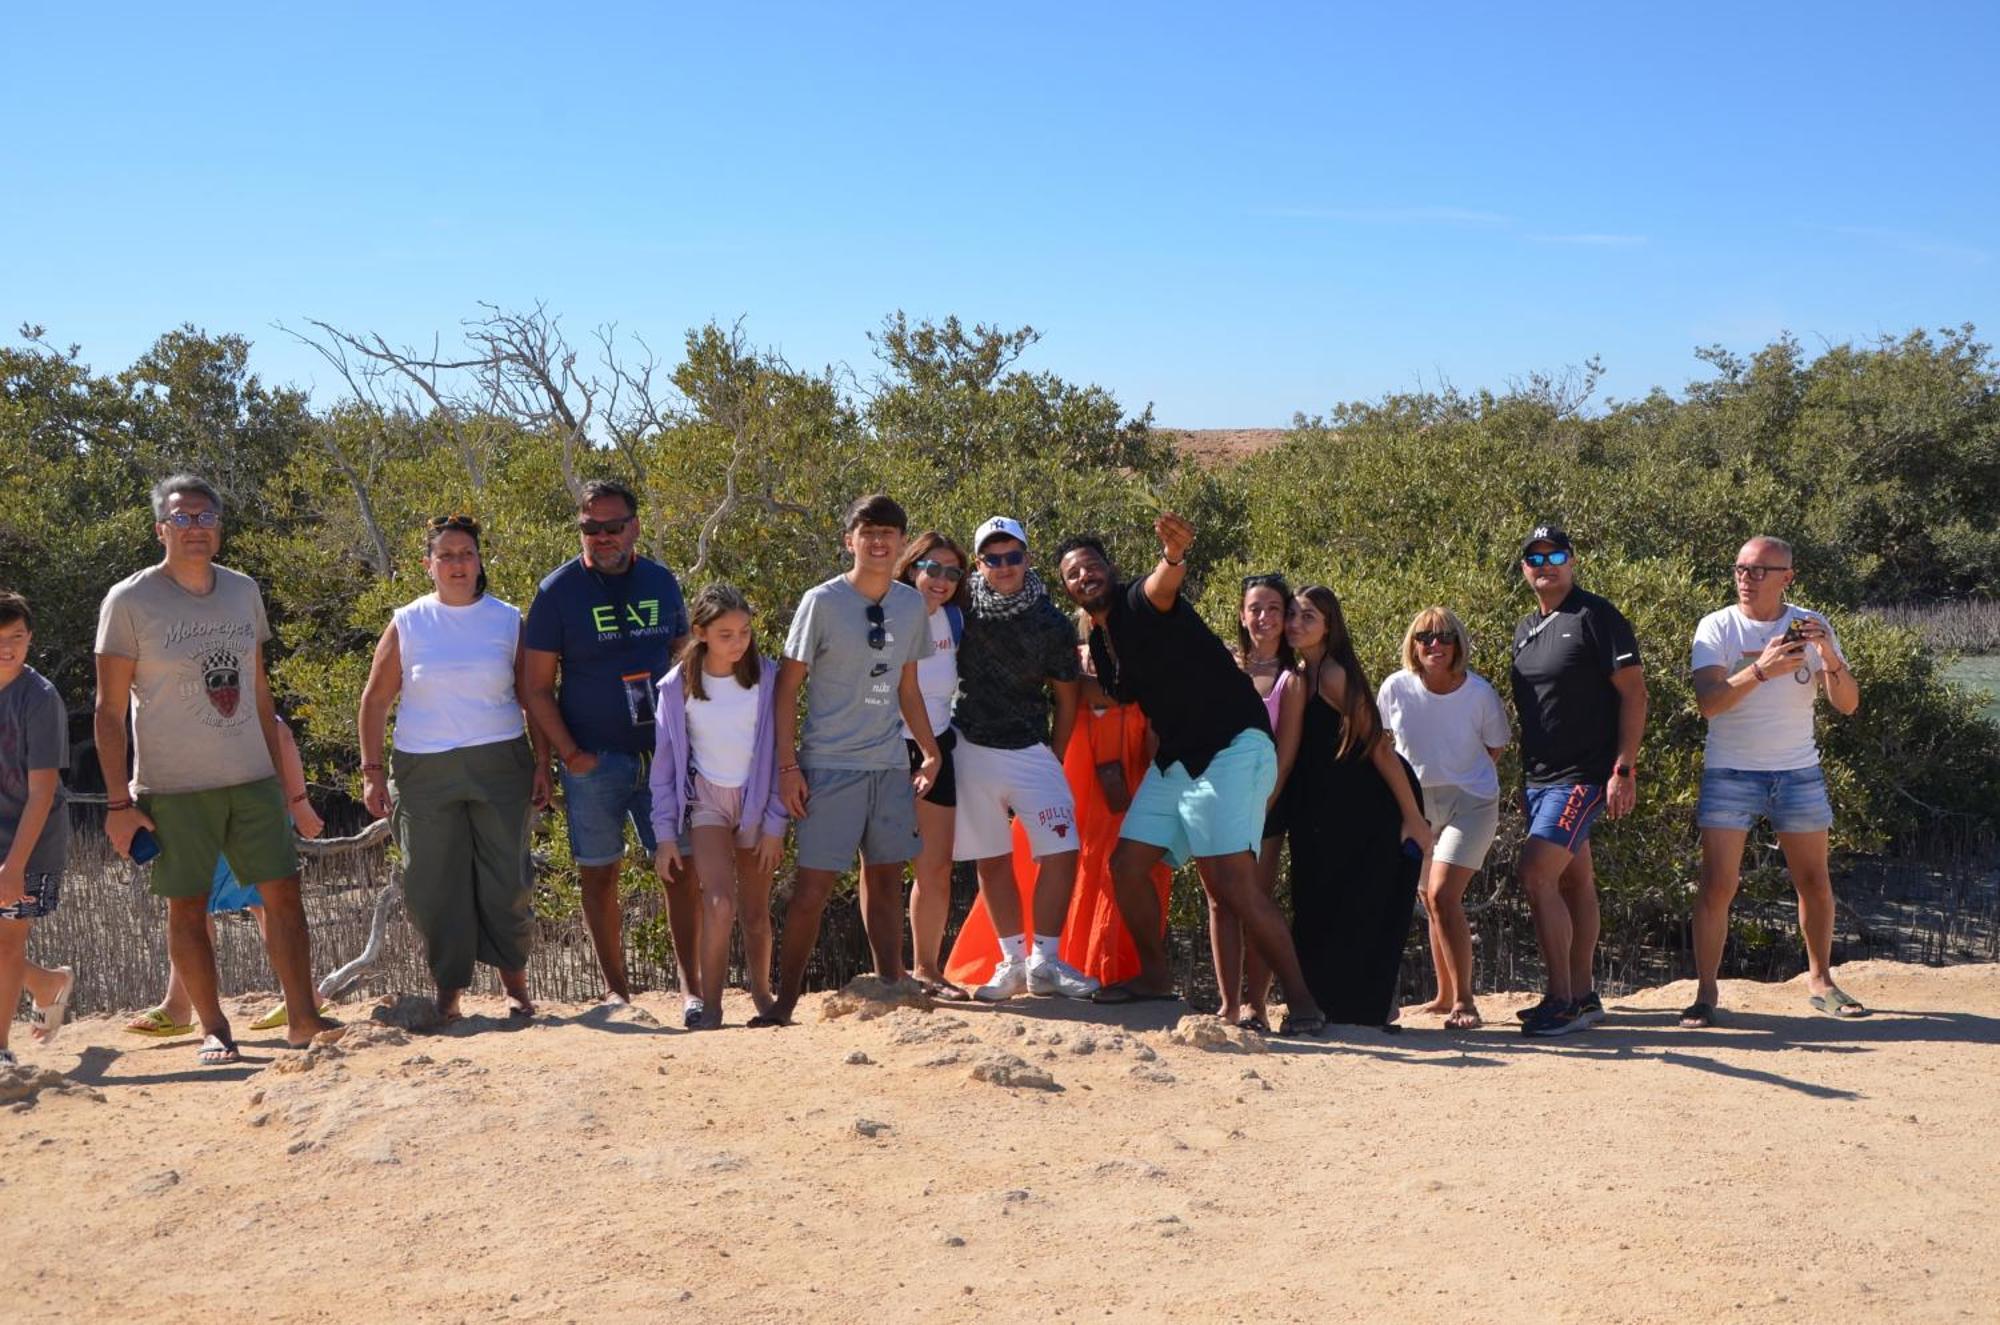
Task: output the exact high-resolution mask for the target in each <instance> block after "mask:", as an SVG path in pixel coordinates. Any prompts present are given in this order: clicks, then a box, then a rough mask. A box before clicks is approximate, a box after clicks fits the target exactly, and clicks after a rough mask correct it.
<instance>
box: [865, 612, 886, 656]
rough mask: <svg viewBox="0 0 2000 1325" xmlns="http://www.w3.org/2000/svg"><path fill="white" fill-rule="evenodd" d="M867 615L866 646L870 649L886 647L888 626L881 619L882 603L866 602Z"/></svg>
mask: <svg viewBox="0 0 2000 1325" xmlns="http://www.w3.org/2000/svg"><path fill="white" fill-rule="evenodd" d="M867 615H868V647H869V648H871V649H882V648H887V647H888V644H889V628H888V626H886V625H884V624H883V621H882V604H880V603H870V604H868V613H867Z"/></svg>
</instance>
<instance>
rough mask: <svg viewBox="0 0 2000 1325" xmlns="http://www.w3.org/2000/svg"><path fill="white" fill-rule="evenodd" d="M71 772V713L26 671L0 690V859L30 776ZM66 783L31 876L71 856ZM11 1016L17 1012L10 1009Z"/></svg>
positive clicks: (23, 808) (10, 845)
mask: <svg viewBox="0 0 2000 1325" xmlns="http://www.w3.org/2000/svg"><path fill="white" fill-rule="evenodd" d="M68 767H69V711H68V710H67V709H65V708H64V707H63V702H62V696H61V695H60V694H58V693H57V692H56V688H55V687H54V686H53V685H51V684H49V681H48V679H47V678H46V677H44V676H43V675H42V674H41V673H40V672H38V671H36V670H35V669H34V668H32V667H24V668H22V669H21V674H20V675H19V676H17V677H15V678H14V679H13V680H12V681H10V682H8V683H7V687H6V689H4V690H0V860H5V859H6V858H7V853H8V852H10V851H12V850H13V849H14V833H15V831H16V829H17V828H18V827H19V826H20V823H21V816H22V815H23V814H25V813H26V812H27V809H28V774H30V773H35V772H41V771H42V770H45V769H55V770H56V771H57V772H58V773H60V772H61V770H63V769H65V768H68ZM66 799H67V797H66V795H65V794H64V792H63V785H62V779H61V778H60V777H58V778H57V779H56V802H55V804H54V805H53V806H52V807H51V808H50V810H49V818H48V822H47V823H45V824H43V825H42V833H41V836H40V837H37V838H36V839H35V846H34V849H33V850H32V851H30V852H29V853H28V867H27V870H26V871H25V872H26V873H29V874H61V873H62V870H63V861H64V860H65V858H66V857H67V856H68V854H69V812H68V811H67V810H66V809H65V808H64V807H63V806H64V801H65V800H66ZM7 1012H8V1015H10V1016H11V1015H12V1014H13V1009H12V1008H9V1009H7Z"/></svg>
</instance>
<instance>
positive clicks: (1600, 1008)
mask: <svg viewBox="0 0 2000 1325" xmlns="http://www.w3.org/2000/svg"><path fill="white" fill-rule="evenodd" d="M1603 1020H1604V1000H1603V999H1601V998H1599V997H1598V996H1597V991H1596V990H1595V989H1593V990H1590V991H1589V992H1588V993H1585V994H1582V995H1579V996H1578V998H1577V1000H1576V1021H1577V1027H1576V1028H1577V1029H1578V1030H1588V1029H1589V1028H1590V1027H1592V1026H1595V1025H1596V1024H1597V1023H1598V1022H1600V1021H1603Z"/></svg>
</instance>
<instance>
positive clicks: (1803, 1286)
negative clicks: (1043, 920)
mask: <svg viewBox="0 0 2000 1325" xmlns="http://www.w3.org/2000/svg"><path fill="white" fill-rule="evenodd" d="M1841 976H1842V982H1843V984H1844V986H1845V987H1846V988H1847V989H1848V990H1849V991H1850V992H1852V993H1854V994H1855V995H1856V996H1858V997H1860V998H1862V999H1864V1000H1866V1001H1868V1002H1869V1003H1871V1004H1872V1005H1874V1006H1875V1007H1877V1008H1878V1009H1880V1010H1879V1011H1878V1012H1877V1014H1876V1015H1875V1016H1873V1017H1870V1018H1867V1019H1865V1020H1861V1021H1853V1022H1836V1021H1833V1020H1831V1019H1828V1018H1825V1017H1817V1016H1814V1015H1812V1014H1811V1012H1810V1011H1809V1010H1808V1009H1807V1008H1806V1006H1805V1001H1806V1000H1805V988H1804V984H1803V981H1793V982H1791V983H1789V984H1783V985H1749V984H1734V983H1731V984H1725V986H1724V989H1723V998H1722V1008H1723V1012H1722V1018H1721V1021H1720V1023H1719V1024H1718V1025H1717V1027H1716V1028H1714V1029H1713V1030H1708V1031H1695V1032H1690V1031H1681V1030H1679V1029H1678V1028H1677V1027H1676V1026H1675V1025H1674V1022H1675V1019H1676V1018H1675V1013H1676V1012H1677V1010H1678V1009H1679V1008H1680V1006H1682V1004H1684V1003H1686V1002H1687V1001H1689V999H1690V998H1691V996H1692V989H1691V988H1690V987H1689V986H1687V985H1678V986H1671V987H1668V988H1664V989H1655V990H1649V991H1644V992H1641V993H1637V994H1633V995H1629V996H1624V997H1618V998H1614V999H1612V1000H1611V1006H1610V1018H1609V1020H1608V1021H1607V1022H1606V1023H1605V1025H1603V1026H1602V1027H1600V1028H1598V1029H1596V1030H1593V1031H1590V1032H1588V1033H1585V1034H1581V1035H1577V1036H1573V1037H1569V1038H1566V1039H1562V1040H1557V1041H1553V1042H1549V1041H1536V1040H1527V1039H1524V1038H1522V1037H1521V1036H1520V1035H1519V1034H1517V1033H1515V1030H1514V1027H1513V1018H1512V1013H1513V1011H1514V1010H1515V1009H1516V1008H1518V1007H1520V1006H1522V1005H1523V1004H1525V1003H1526V1002H1527V1001H1529V1000H1528V999H1527V997H1526V996H1520V997H1513V998H1507V997H1488V998H1486V999H1483V1000H1481V1010H1482V1011H1483V1012H1484V1014H1485V1015H1486V1017H1487V1018H1488V1025H1487V1027H1486V1028H1484V1029H1482V1030H1479V1031H1474V1032H1466V1033H1447V1032H1444V1031H1442V1030H1440V1029H1438V1026H1439V1019H1438V1018H1436V1017H1432V1016H1426V1015H1424V1014H1421V1013H1419V1012H1417V1011H1416V1010H1415V1009H1414V1008H1412V1009H1408V1010H1406V1013H1405V1016H1404V1024H1405V1026H1406V1027H1407V1028H1408V1029H1407V1030H1406V1032H1405V1033H1403V1034H1401V1035H1395V1036H1389V1035H1384V1034H1382V1033H1381V1032H1380V1031H1374V1030H1359V1029H1347V1030H1336V1031H1333V1032H1330V1033H1328V1034H1327V1035H1326V1036H1325V1037H1323V1038H1321V1039H1318V1040H1310V1041H1293V1040H1285V1039H1280V1038H1272V1039H1270V1040H1269V1041H1268V1042H1267V1041H1265V1040H1264V1039H1263V1037H1260V1036H1250V1035H1247V1034H1246V1033H1244V1032H1241V1031H1238V1030H1237V1029H1236V1028H1235V1027H1233V1026H1225V1025H1224V1024H1222V1023H1220V1022H1218V1021H1216V1020H1215V1019H1214V1018H1204V1017H1193V1016H1190V1017H1177V1016H1176V1014H1175V1010H1172V1009H1168V1008H1165V1007H1164V1006H1163V1005H1162V1006H1156V1007H1155V1008H1153V1009H1150V1010H1120V1009H1112V1008H1099V1007H1094V1006H1091V1005H1089V1004H1079V1003H1069V1002H1063V1001H1060V1000H1040V999H1037V1000H1029V999H1020V1000H1015V1001H1014V1002H1013V1003H1010V1004H1007V1005H1003V1006H1001V1007H997V1008H992V1007H984V1006H966V1005H954V1006H953V1007H951V1008H948V1009H947V1008H931V1007H929V1006H928V1000H922V999H921V998H920V997H919V998H911V997H908V996H907V995H905V993H904V992H903V991H901V990H898V989H891V988H883V987H879V986H878V987H875V988H873V989H867V988H865V987H864V988H861V989H856V988H853V987H850V989H848V990H843V991H841V992H840V993H838V994H833V995H825V996H815V997H814V998H813V999H810V1000H808V1003H807V1005H806V1006H804V1007H803V1008H802V1012H803V1013H804V1014H805V1015H803V1016H802V1017H801V1018H800V1022H799V1024H798V1025H795V1026H792V1027H788V1028H784V1029H778V1030H757V1031H751V1030H745V1029H741V1025H742V1022H743V1021H744V1020H746V1019H747V1017H748V1016H749V1014H750V1012H751V1010H752V1009H751V1008H750V1006H749V1003H748V1000H747V999H746V998H743V997H742V996H740V995H731V996H730V998H729V999H728V1000H727V1002H726V1005H725V1009H724V1012H725V1017H726V1019H727V1021H728V1022H729V1023H730V1026H731V1029H728V1030H726V1031H724V1032H721V1033H716V1032H698V1033H691V1032H686V1031H683V1030H681V1029H680V1028H679V1001H678V999H676V998H672V997H670V996H665V995H647V996H644V997H643V998H642V1000H641V1003H640V1004H639V1005H638V1006H637V1009H636V1011H635V1012H633V1013H630V1014H626V1015H623V1016H622V1017H621V1018H620V1019H618V1020H612V1019H610V1018H609V1017H607V1016H606V1015H605V1014H602V1013H599V1012H596V1011H594V1010H592V1009H588V1008H580V1007H545V1008H543V1009H542V1014H543V1015H541V1016H538V1017H537V1018H535V1019H533V1020H532V1021H527V1020H513V1021H510V1020H508V1019H507V1017H506V1015H505V1008H504V1006H503V1005H502V1004H501V1003H500V1002H499V1001H498V1000H479V999H473V1000H468V1005H467V1009H466V1010H467V1012H468V1014H470V1015H469V1016H468V1019H467V1021H466V1022H464V1023H460V1024H459V1025H457V1026H454V1027H452V1028H450V1030H449V1033H446V1034H413V1033H412V1031H411V1030H410V1029H407V1028H405V1027H402V1026H394V1025H383V1024H378V1023H372V1022H370V1021H368V1020H367V1016H366V1014H365V1013H364V1012H363V1011H362V1009H361V1008H359V1007H349V1008H347V1009H345V1010H344V1011H343V1012H342V1014H341V1015H342V1016H343V1017H344V1018H345V1019H346V1020H348V1021H349V1023H350V1025H349V1028H348V1030H347V1033H346V1034H345V1035H344V1036H342V1037H341V1038H340V1039H338V1040H337V1041H335V1042H331V1043H325V1044H319V1045H315V1046H314V1047H313V1048H312V1049H310V1050H308V1051H306V1052H304V1053H299V1052H295V1051H289V1050H286V1049H284V1048H283V1047H282V1034H281V1033H276V1032H274V1033H272V1034H271V1035H269V1036H267V1037H265V1038H262V1039H245V1040H243V1041H242V1046H243V1050H244V1054H245V1061H244V1062H243V1063H242V1064H240V1065H237V1066H234V1067H229V1068H219V1069H207V1068H201V1067H198V1066H197V1065H196V1063H195V1047H196V1043H195V1040H194V1039H192V1038H190V1039H185V1040H179V1041H170V1042H167V1043H160V1042H157V1041H151V1040H144V1039H140V1038H138V1037H134V1036H129V1035H125V1034H123V1033H122V1032H121V1031H120V1029H119V1025H120V1023H121V1021H122V1019H121V1018H111V1019H91V1020H85V1021H82V1022H79V1023H77V1024H75V1025H73V1026H71V1027H67V1028H65V1030H64V1032H63V1036H62V1039H61V1040H60V1041H59V1042H58V1044H57V1046H55V1047H52V1048H47V1049H44V1048H42V1047H41V1046H38V1045H35V1044H33V1043H32V1042H31V1041H29V1040H28V1037H27V1036H26V1034H25V1033H23V1034H22V1035H21V1036H20V1037H18V1039H17V1042H16V1046H15V1047H16V1051H17V1052H18V1053H20V1054H21V1056H22V1057H23V1059H24V1060H27V1061H26V1062H25V1063H24V1065H23V1066H22V1067H20V1068H17V1069H14V1070H13V1071H10V1072H6V1073H0V1105H7V1106H11V1107H12V1108H13V1109H14V1110H16V1111H15V1112H7V1113H0V1117H4V1118H5V1120H6V1121H5V1123H4V1125H0V1209H4V1210H5V1211H6V1212H7V1219H6V1225H7V1227H8V1228H10V1229H12V1230H20V1229H39V1230H44V1235H38V1236H37V1237H36V1238H34V1239H31V1240H30V1241H29V1242H28V1243H27V1244H25V1245H26V1249H25V1250H24V1251H23V1252H22V1254H18V1255H14V1256H10V1257H7V1258H5V1261H4V1266H3V1267H0V1292H4V1293H5V1296H4V1298H0V1300H4V1301H6V1302H7V1304H8V1308H7V1316H8V1318H9V1319H19V1320H58V1319H61V1320H72V1319H78V1318H84V1319H95V1318H115V1319H120V1320H126V1319H132V1320H175V1321H179V1320H185V1319H190V1318H198V1317H201V1316H215V1317H220V1318H222V1319H258V1320H302V1321H303V1320H309V1319H327V1318H338V1319H353V1318H356V1317H357V1315H358V1316H360V1317H361V1318H397V1319H404V1318H407V1319H434V1318H448V1319H461V1318H463V1319H473V1318H497V1319H518V1320H530V1319H534V1320H539V1319H547V1318H557V1319H579V1320H582V1319H592V1320H600V1319H601V1320H607V1321H617V1320H627V1319H631V1320H640V1319H644V1320H653V1319H661V1318H666V1319H674V1320H709V1319H728V1320H732V1321H738V1320H778V1319H797V1318H799V1317H801V1316H811V1317H812V1318H814V1319H821V1320H827V1321H847V1320H871V1321H872V1320H880V1319H885V1318H889V1319H947V1320H983V1319H990V1318H1001V1317H1009V1318H1011V1317H1015V1316H1018V1315H1020V1314H1021V1313H1022V1311H1023V1310H1030V1309H1031V1310H1032V1311H1033V1312H1034V1313H1035V1314H1037V1315H1044V1316H1053V1315H1056V1314H1058V1313H1060V1314H1061V1315H1062V1316H1064V1317H1065V1318H1067V1317H1070V1316H1076V1317H1089V1318H1093V1319H1112V1320H1149V1321H1150V1320H1162V1319H1165V1320H1188V1321H1202V1322H1207V1321H1213V1320H1219V1319H1243V1320H1251V1319H1255V1320H1267V1319H1286V1320H1300V1321H1320V1320H1333V1319H1355V1318H1360V1319H1371V1320H1373V1319H1385V1320H1386V1319H1415V1318H1421V1319H1430V1318H1434V1317H1439V1316H1451V1317H1454V1318H1465V1319H1470V1320H1515V1319H1532V1320H1555V1321H1570V1320H1574V1321H1579V1322H1581V1321H1585V1320H1589V1321H1598V1320H1607V1319H1608V1320H1615V1321H1616V1320H1646V1321H1654V1320H1657V1321H1673V1322H1675V1325H1685V1323H1686V1322H1689V1321H1703V1320H1711V1319H1716V1318H1725V1319H1742V1320H1757V1321H1767V1320H1778V1321H1792V1320H1796V1321H1807V1320H1813V1321H1817V1320H1822V1319H1827V1318H1860V1319H1875V1320H1896V1321H1899V1322H1902V1321H1929V1320H1940V1321H1942V1320H1963V1319H1968V1318H1975V1317H1983V1316H1986V1315H1988V1314H1990V1312H1989V1310H1988V1308H1985V1307H1980V1306H1979V1305H1978V1304H1979V1303H1982V1302H1987V1303H1990V1302H1992V1301H1994V1300H1996V1297H2000V1269H1996V1267H1997V1266H2000V1229H1997V1228H1996V1221H1994V1220H1993V1218H1992V1217H1991V1213H1990V1211H1991V1205H1992V1193H1993V1191H1994V1190H1995V1189H1996V1179H2000V1158H1996V1152H1995V1149H1994V1147H1993V1146H1991V1145H1990V1144H1989V1142H1990V1133H1991V1129H1992V1120H1993V1116H1994V1105H1993V1103H1992V1100H1993V1088H1992V1082H1993V1080H1994V1079H1995V1077H1996V1072H2000V968H1995V967H1956V968H1949V969H1944V970H1927V969H1922V968H1916V967H1904V966H1895V965H1892V964H1888V963H1865V964H1859V965H1856V966H1852V967H1848V968H1844V969H1843V971H1842V972H1841ZM830 1007H837V1008H840V1009H842V1010H841V1011H839V1012H838V1013H837V1014H836V1015H833V1016H831V1017H828V1016H827V1014H828V1012H829V1008H830ZM1180 1011H1185V1010H1184V1009H1182V1010H1180ZM640 1013H643V1014H644V1015H643V1016H641V1015H638V1014H640ZM822 1018H824V1019H822ZM662 1022H665V1023H666V1024H665V1025H662V1024H661V1023H662ZM1176 1023H1178V1024H1176ZM1260 1046H1261V1049H1262V1052H1260V1051H1259V1048H1260ZM1044 1083H1046V1084H1044ZM16 1091H22V1092H25V1093H19V1094H16V1093H14V1092H16ZM49 1235H53V1236H56V1237H59V1238H60V1241H59V1242H55V1241H51V1240H50V1236H49ZM197 1266H198V1267H199V1272H198V1273H197V1272H194V1269H193V1267H197ZM1967 1313H1969V1315H1968V1314H1967Z"/></svg>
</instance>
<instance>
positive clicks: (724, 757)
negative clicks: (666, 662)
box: [687, 676, 757, 787]
mask: <svg viewBox="0 0 2000 1325" xmlns="http://www.w3.org/2000/svg"><path fill="white" fill-rule="evenodd" d="M701 690H702V693H703V694H704V695H707V696H708V698H706V699H689V700H688V702H687V730H688V751H689V753H690V754H692V755H693V756H694V771H695V772H697V773H699V774H701V775H702V776H703V777H705V778H707V779H708V780H709V782H711V783H712V784H714V785H715V786H718V787H740V786H742V785H743V784H744V783H746V782H748V781H749V780H750V764H751V761H752V760H754V759H755V758H756V755H757V750H756V744H757V688H756V687H755V686H745V685H744V684H743V683H742V682H740V681H738V680H737V679H736V678H735V677H733V676H703V677H702V678H701Z"/></svg>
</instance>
